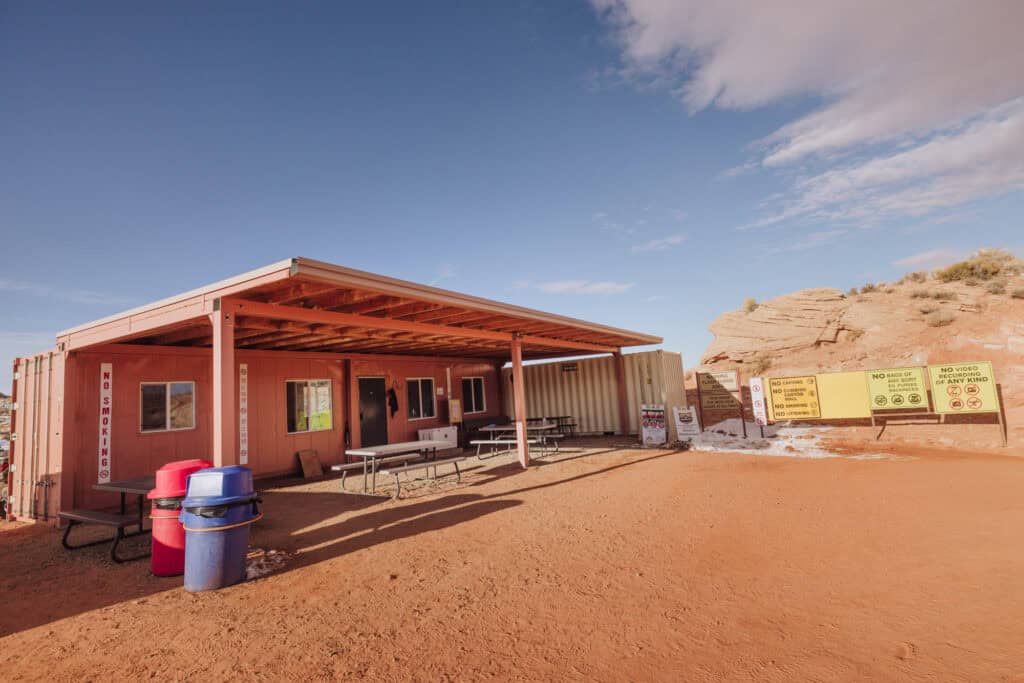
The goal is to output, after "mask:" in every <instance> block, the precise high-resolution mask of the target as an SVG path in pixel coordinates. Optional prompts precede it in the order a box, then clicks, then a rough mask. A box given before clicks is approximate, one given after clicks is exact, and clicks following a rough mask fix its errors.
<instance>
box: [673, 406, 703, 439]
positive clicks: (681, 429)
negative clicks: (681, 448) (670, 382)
mask: <svg viewBox="0 0 1024 683" xmlns="http://www.w3.org/2000/svg"><path fill="white" fill-rule="evenodd" d="M672 416H673V418H674V419H675V422H676V438H678V439H679V440H680V441H684V440H685V441H689V440H690V439H692V438H693V437H695V436H700V421H699V420H698V419H697V409H696V408H695V407H693V406H690V407H689V408H681V407H679V406H672Z"/></svg>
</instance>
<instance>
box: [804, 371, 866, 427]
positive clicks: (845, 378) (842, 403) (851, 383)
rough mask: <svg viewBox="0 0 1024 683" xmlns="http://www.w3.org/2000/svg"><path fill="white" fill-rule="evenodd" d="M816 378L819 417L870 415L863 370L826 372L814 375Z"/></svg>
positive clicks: (848, 417) (847, 418)
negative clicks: (819, 408) (819, 409)
mask: <svg viewBox="0 0 1024 683" xmlns="http://www.w3.org/2000/svg"><path fill="white" fill-rule="evenodd" d="M816 378H817V380H818V403H819V404H820V406H821V419H823V420H849V419H853V418H867V417H871V404H870V402H869V401H868V385H867V384H866V383H865V382H864V373H863V372H861V371H857V372H828V373H822V374H819V375H816Z"/></svg>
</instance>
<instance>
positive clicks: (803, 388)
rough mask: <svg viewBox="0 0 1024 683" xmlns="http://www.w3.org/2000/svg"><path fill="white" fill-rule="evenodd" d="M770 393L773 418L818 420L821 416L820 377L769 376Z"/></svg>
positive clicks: (773, 419) (774, 419)
mask: <svg viewBox="0 0 1024 683" xmlns="http://www.w3.org/2000/svg"><path fill="white" fill-rule="evenodd" d="M768 395H769V396H770V397H771V402H770V406H771V419H772V421H773V422H774V421H776V420H816V419H818V418H820V417H821V404H820V402H819V399H818V378H817V377H815V376H814V375H808V376H806V377H769V378H768Z"/></svg>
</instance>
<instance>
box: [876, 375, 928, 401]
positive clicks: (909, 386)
mask: <svg viewBox="0 0 1024 683" xmlns="http://www.w3.org/2000/svg"><path fill="white" fill-rule="evenodd" d="M867 376H868V392H869V393H870V395H871V409H872V410H890V409H893V408H927V407H928V392H927V390H926V389H925V383H924V370H923V369H922V368H890V369H888V370H868V371H867Z"/></svg>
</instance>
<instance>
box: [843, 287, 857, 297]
mask: <svg viewBox="0 0 1024 683" xmlns="http://www.w3.org/2000/svg"><path fill="white" fill-rule="evenodd" d="M846 294H847V295H848V296H857V295H858V294H860V290H859V289H857V288H856V287H850V291H848V292H847V293H846Z"/></svg>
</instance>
